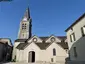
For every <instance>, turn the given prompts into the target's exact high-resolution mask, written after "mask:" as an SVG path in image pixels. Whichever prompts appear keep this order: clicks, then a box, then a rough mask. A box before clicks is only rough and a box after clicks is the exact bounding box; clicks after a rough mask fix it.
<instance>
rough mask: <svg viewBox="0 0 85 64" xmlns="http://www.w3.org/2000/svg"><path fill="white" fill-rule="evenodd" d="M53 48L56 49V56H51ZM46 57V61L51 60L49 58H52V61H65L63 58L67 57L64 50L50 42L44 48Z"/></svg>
mask: <svg viewBox="0 0 85 64" xmlns="http://www.w3.org/2000/svg"><path fill="white" fill-rule="evenodd" d="M53 48H55V49H56V56H53ZM46 55H47V56H46V59H48V60H47V61H49V62H52V61H51V58H53V60H54V62H57V61H65V58H66V57H67V53H66V51H65V50H64V49H63V48H62V47H61V46H59V45H58V44H56V43H52V44H51V45H50V46H49V47H48V48H47V49H46Z"/></svg>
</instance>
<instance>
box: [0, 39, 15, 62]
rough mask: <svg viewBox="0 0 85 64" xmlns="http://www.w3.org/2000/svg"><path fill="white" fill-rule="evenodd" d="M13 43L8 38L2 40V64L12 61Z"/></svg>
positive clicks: (0, 44) (0, 47)
mask: <svg viewBox="0 0 85 64" xmlns="http://www.w3.org/2000/svg"><path fill="white" fill-rule="evenodd" d="M12 48H13V46H12V43H11V40H10V39H8V38H0V62H7V61H11V59H12Z"/></svg>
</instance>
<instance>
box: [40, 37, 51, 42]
mask: <svg viewBox="0 0 85 64" xmlns="http://www.w3.org/2000/svg"><path fill="white" fill-rule="evenodd" d="M39 38H41V39H42V40H44V41H46V39H48V38H49V37H39Z"/></svg>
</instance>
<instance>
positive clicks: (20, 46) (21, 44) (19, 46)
mask: <svg viewBox="0 0 85 64" xmlns="http://www.w3.org/2000/svg"><path fill="white" fill-rule="evenodd" d="M27 44H28V43H20V44H19V45H18V46H17V47H16V48H18V49H22V50H23V48H24V47H25V46H26V45H27Z"/></svg>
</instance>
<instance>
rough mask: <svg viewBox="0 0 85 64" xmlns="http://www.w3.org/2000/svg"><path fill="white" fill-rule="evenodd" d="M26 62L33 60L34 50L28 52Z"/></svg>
mask: <svg viewBox="0 0 85 64" xmlns="http://www.w3.org/2000/svg"><path fill="white" fill-rule="evenodd" d="M28 55H29V56H28V62H30V63H33V62H35V52H34V51H30V52H29V54H28Z"/></svg>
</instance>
